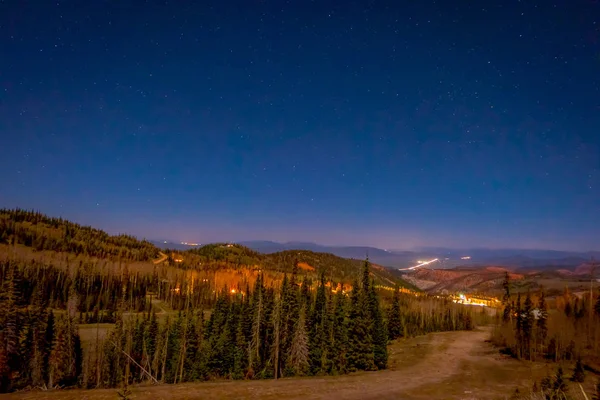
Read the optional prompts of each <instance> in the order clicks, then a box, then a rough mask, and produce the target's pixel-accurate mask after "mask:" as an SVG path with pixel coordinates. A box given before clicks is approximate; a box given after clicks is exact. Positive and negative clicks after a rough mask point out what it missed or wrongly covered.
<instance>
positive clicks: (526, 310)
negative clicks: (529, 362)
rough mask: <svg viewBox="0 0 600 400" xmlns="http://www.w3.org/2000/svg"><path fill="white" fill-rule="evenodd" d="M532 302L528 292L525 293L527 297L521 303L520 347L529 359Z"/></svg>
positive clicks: (524, 355) (532, 318)
mask: <svg viewBox="0 0 600 400" xmlns="http://www.w3.org/2000/svg"><path fill="white" fill-rule="evenodd" d="M532 311H533V302H532V301H531V296H530V295H529V292H528V293H527V297H525V303H524V304H523V311H522V314H523V317H522V319H521V332H522V333H521V342H522V345H521V348H522V349H523V350H522V352H523V357H525V358H527V359H531V337H532V330H533V322H534V317H533V313H532Z"/></svg>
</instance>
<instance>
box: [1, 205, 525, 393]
mask: <svg viewBox="0 0 600 400" xmlns="http://www.w3.org/2000/svg"><path fill="white" fill-rule="evenodd" d="M0 246H1V249H2V258H1V259H0V278H1V287H0V327H2V329H1V330H0V391H1V392H11V391H15V390H22V389H44V390H47V389H53V388H70V387H79V388H113V387H114V388H119V387H123V386H127V385H131V384H135V383H140V382H149V383H168V384H174V383H180V382H189V381H205V380H215V379H231V380H250V379H279V378H283V377H291V376H320V375H339V374H346V373H349V372H353V371H360V370H363V371H375V370H381V369H385V368H386V367H387V362H388V343H389V342H390V341H391V340H394V339H398V338H402V337H412V336H417V335H422V334H425V333H428V332H437V331H451V330H469V329H473V327H474V325H475V323H476V320H477V318H478V316H479V314H480V313H479V311H476V310H474V309H473V308H472V307H467V306H462V305H458V304H454V303H452V302H451V301H449V300H447V299H444V298H437V297H434V296H426V295H423V294H421V293H417V292H414V291H412V290H410V289H408V288H407V286H406V285H403V281H402V280H400V279H397V280H394V278H393V277H390V276H387V275H382V272H381V271H379V269H377V268H375V267H374V266H373V265H372V264H371V263H370V262H369V261H368V260H366V261H362V262H356V261H351V262H350V261H349V260H346V261H344V259H339V258H337V257H335V256H333V255H328V256H327V257H322V258H318V257H319V254H318V253H312V254H311V255H310V257H312V258H311V259H310V260H309V259H304V258H302V259H298V257H303V256H302V253H300V252H298V253H297V254H296V257H295V258H294V257H292V255H293V254H291V253H289V254H288V253H286V254H280V255H276V256H274V257H271V258H269V259H266V258H265V256H263V255H261V254H259V253H255V252H252V251H251V250H249V249H243V254H242V253H240V251H241V250H239V249H240V247H235V246H234V247H229V249H230V250H227V248H228V247H226V246H219V245H217V246H215V245H211V246H212V247H207V248H205V249H202V248H201V249H196V250H189V251H186V252H180V253H177V252H169V251H165V253H166V254H165V253H162V251H161V250H159V249H158V248H156V247H154V245H152V244H151V243H149V242H145V241H138V240H137V239H135V238H133V237H130V236H124V235H122V236H109V235H107V234H105V233H104V232H102V231H99V230H96V229H93V228H89V227H82V226H80V225H77V224H73V223H71V222H68V221H65V220H62V219H56V218H50V217H47V216H44V215H42V214H39V213H36V212H29V211H23V210H1V211H0ZM236 249H238V250H236ZM236 251H237V252H236ZM231 252H233V253H231ZM240 254H241V255H240ZM32 255H35V256H32ZM161 255H165V257H162V256H161ZM161 257H162V258H163V260H160V259H161ZM181 258H183V259H185V260H186V261H185V262H177V259H181ZM317 259H322V260H326V261H327V262H326V263H325V262H323V263H322V264H320V265H317ZM153 260H159V261H161V262H160V263H159V262H156V263H154V262H153ZM309 261H310V262H312V265H316V266H317V267H318V268H315V269H314V270H309V269H307V268H302V267H300V266H301V265H304V264H302V263H307V262H309ZM141 266H142V267H141ZM219 269H227V270H228V271H234V272H232V274H234V275H235V274H237V275H235V276H236V279H235V280H231V281H223V280H219V281H217V280H216V279H214V278H211V277H214V276H215V275H210V274H207V275H202V274H201V273H203V272H206V271H212V272H211V273H214V271H215V270H219ZM190 271H191V272H194V273H198V274H199V275H193V274H191V273H190ZM234 275H231V276H234ZM227 276H229V275H227ZM390 280H391V281H392V282H393V286H392V284H390V283H389V282H390ZM384 281H385V282H387V286H386V285H383V284H382V282H384ZM523 352H531V350H529V348H523ZM522 354H523V355H524V356H525V355H528V354H530V353H522Z"/></svg>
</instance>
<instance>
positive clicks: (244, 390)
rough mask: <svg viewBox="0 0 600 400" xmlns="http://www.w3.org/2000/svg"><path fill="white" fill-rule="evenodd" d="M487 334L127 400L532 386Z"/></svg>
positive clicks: (392, 395)
mask: <svg viewBox="0 0 600 400" xmlns="http://www.w3.org/2000/svg"><path fill="white" fill-rule="evenodd" d="M488 337H489V331H487V330H484V329H478V330H476V331H473V332H462V331H461V332H444V333H435V334H430V335H427V336H423V337H419V338H412V339H407V340H400V341H398V343H394V344H393V345H392V346H390V363H389V364H390V365H389V369H388V370H385V371H378V372H367V373H357V374H352V375H344V376H338V377H323V378H289V379H280V380H278V381H273V380H264V381H242V382H239V381H238V382H231V381H224V382H205V383H185V384H179V385H157V386H150V385H142V386H136V387H133V388H132V390H133V395H132V396H131V398H132V399H152V400H159V399H224V398H229V399H254V400H256V399H259V398H260V399H277V400H284V399H344V400H346V399H348V400H350V399H465V400H466V399H493V398H505V397H506V396H507V395H510V393H511V391H513V390H514V389H515V387H516V386H517V385H522V387H523V388H525V387H531V382H532V380H531V377H532V376H535V378H536V379H539V377H541V376H543V375H544V374H545V372H546V371H545V369H544V367H543V366H542V365H538V366H535V365H531V364H525V363H521V362H518V361H515V360H510V359H506V358H503V357H501V356H500V355H499V354H498V351H497V350H495V349H494V348H492V347H491V345H489V344H488V343H486V342H485V340H486V339H487V338H488ZM7 398H9V399H15V400H16V399H23V400H24V399H49V400H57V399H69V400H70V399H73V400H74V399H90V400H94V399H98V400H100V399H102V400H104V399H106V400H108V399H116V398H118V395H117V393H116V390H115V389H99V390H63V391H53V392H29V393H18V394H17V393H15V394H12V395H9V396H7Z"/></svg>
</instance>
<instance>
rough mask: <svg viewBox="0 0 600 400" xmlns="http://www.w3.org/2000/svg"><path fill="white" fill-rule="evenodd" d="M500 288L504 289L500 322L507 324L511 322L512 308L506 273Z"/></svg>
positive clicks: (508, 280) (508, 278) (508, 277)
mask: <svg viewBox="0 0 600 400" xmlns="http://www.w3.org/2000/svg"><path fill="white" fill-rule="evenodd" d="M502 287H503V289H504V296H503V297H502V305H503V306H504V310H503V312H502V321H503V322H504V323H508V322H509V321H511V320H512V310H511V308H512V307H511V303H510V276H509V275H508V271H507V272H505V273H504V281H503V282H502Z"/></svg>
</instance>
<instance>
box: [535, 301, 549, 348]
mask: <svg viewBox="0 0 600 400" xmlns="http://www.w3.org/2000/svg"><path fill="white" fill-rule="evenodd" d="M538 310H539V315H538V319H537V321H536V328H537V329H536V336H537V341H538V344H539V345H540V346H541V347H542V348H545V344H546V337H547V336H548V325H547V323H548V308H547V307H546V295H545V293H544V291H542V292H541V294H540V301H539V303H538Z"/></svg>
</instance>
